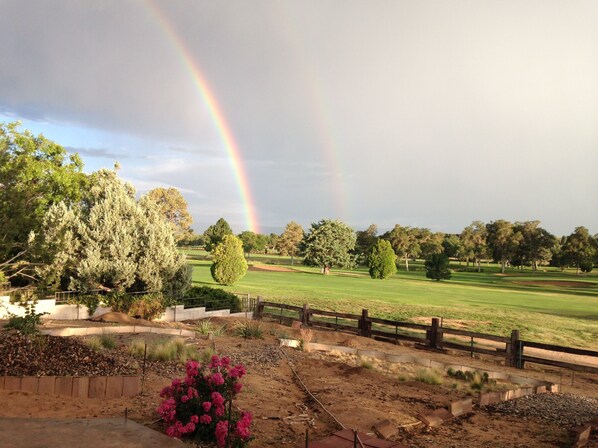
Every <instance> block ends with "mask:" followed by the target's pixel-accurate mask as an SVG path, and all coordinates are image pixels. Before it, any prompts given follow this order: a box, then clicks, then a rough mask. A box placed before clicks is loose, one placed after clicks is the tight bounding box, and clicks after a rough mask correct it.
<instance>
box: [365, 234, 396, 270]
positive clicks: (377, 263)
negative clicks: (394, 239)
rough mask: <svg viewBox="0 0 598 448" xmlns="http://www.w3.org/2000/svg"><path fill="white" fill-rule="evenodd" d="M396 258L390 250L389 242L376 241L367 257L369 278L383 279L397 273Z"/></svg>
mask: <svg viewBox="0 0 598 448" xmlns="http://www.w3.org/2000/svg"><path fill="white" fill-rule="evenodd" d="M396 259H397V256H396V254H395V252H394V250H393V249H392V245H391V244H390V242H389V241H386V240H382V239H380V240H378V242H377V243H376V244H375V245H374V246H372V248H371V250H370V254H369V255H368V260H367V261H368V267H369V268H370V277H372V278H377V279H385V278H388V277H390V276H391V275H393V274H394V273H395V272H397V265H396Z"/></svg>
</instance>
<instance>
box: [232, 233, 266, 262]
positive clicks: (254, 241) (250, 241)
mask: <svg viewBox="0 0 598 448" xmlns="http://www.w3.org/2000/svg"><path fill="white" fill-rule="evenodd" d="M239 239H240V240H241V242H242V243H243V250H244V251H245V253H246V254H247V258H249V256H250V255H251V253H252V252H261V251H263V250H264V249H265V248H266V244H267V243H268V236H266V235H261V234H259V233H255V232H252V231H250V230H245V231H244V232H241V233H240V234H239Z"/></svg>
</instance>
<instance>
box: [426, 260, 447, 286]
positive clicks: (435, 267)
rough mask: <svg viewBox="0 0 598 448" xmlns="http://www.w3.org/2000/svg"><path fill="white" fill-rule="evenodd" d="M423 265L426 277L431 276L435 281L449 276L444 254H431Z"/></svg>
mask: <svg viewBox="0 0 598 448" xmlns="http://www.w3.org/2000/svg"><path fill="white" fill-rule="evenodd" d="M425 266H426V277H427V278H431V279H433V280H436V281H437V282H439V281H440V280H449V279H450V278H451V271H450V269H449V259H448V257H447V256H446V255H445V254H434V255H432V256H431V257H429V258H428V259H427V260H426V264H425Z"/></svg>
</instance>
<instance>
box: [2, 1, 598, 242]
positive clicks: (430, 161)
mask: <svg viewBox="0 0 598 448" xmlns="http://www.w3.org/2000/svg"><path fill="white" fill-rule="evenodd" d="M0 11H1V13H0V55H1V56H0V121H13V120H16V119H18V120H21V121H22V122H23V127H25V128H28V129H31V130H32V131H34V132H36V133H38V132H42V133H43V134H44V135H46V136H47V137H49V138H51V139H52V140H55V141H56V142H58V143H60V144H62V145H63V146H65V147H67V148H68V149H69V150H70V151H76V152H79V154H81V156H82V157H83V159H84V162H85V165H86V171H94V170H96V169H98V168H101V167H112V166H113V165H114V162H115V161H118V162H119V163H120V165H121V171H120V174H121V175H122V177H124V178H125V179H127V180H128V181H130V182H132V183H133V184H134V185H135V187H136V188H137V190H138V191H139V192H140V193H143V192H146V191H148V190H149V189H151V188H155V187H158V186H163V187H170V186H172V187H176V188H178V189H179V190H180V191H181V192H182V193H183V195H184V196H185V198H186V199H187V201H188V203H189V208H190V211H191V212H192V214H193V217H194V221H195V225H194V227H195V230H196V231H203V230H204V229H205V228H206V227H207V226H208V225H209V224H211V223H213V222H215V221H216V219H218V218H219V217H221V216H223V217H224V218H226V219H227V220H228V221H229V222H230V223H231V224H232V226H233V228H234V230H235V231H237V232H240V231H242V230H245V229H247V228H249V227H250V222H249V221H248V214H247V206H249V207H251V208H252V210H253V212H254V214H255V216H256V219H257V223H258V225H259V229H260V230H261V231H264V232H270V231H280V230H281V229H282V228H283V227H284V225H285V224H286V223H287V222H289V221H290V220H295V221H298V222H300V223H301V224H303V225H309V223H311V222H313V221H317V220H319V219H322V218H336V219H341V220H343V221H345V222H347V223H348V224H350V225H351V226H353V227H354V228H355V229H364V228H365V227H367V225H369V224H370V223H376V224H378V226H379V227H380V228H382V229H386V228H390V227H392V226H393V225H394V224H395V223H400V224H402V225H411V226H421V227H428V228H431V229H432V230H439V231H446V232H458V231H460V230H461V229H462V228H463V227H464V226H466V225H468V224H470V223H471V221H472V220H475V219H480V220H482V221H486V222H488V221H491V220H495V219H508V220H512V221H523V220H531V219H539V220H541V221H542V223H543V225H544V227H546V228H547V229H548V230H550V231H551V232H553V233H556V234H558V235H561V234H568V233H570V232H571V231H573V229H574V227H576V226H578V225H585V226H586V227H588V228H589V229H590V231H591V232H592V233H596V232H598V207H597V203H598V201H597V200H598V173H597V168H598V82H597V80H598V2H596V1H594V0H590V1H575V2H571V1H566V0H560V1H550V0H540V1H526V0H515V1H507V0H501V1H473V0H472V1H446V0H438V1H426V0H412V1H401V0H392V1H384V0H376V1H371V0H362V1H351V0H338V1H332V0H330V1H327V0H312V1H282V0H250V1H247V0H238V1H228V0H220V1H211V0H210V1H198V0H188V1H183V0H180V1H179V0H168V1H160V0H152V1H127V0H118V1H108V0H105V1H104V0H94V1H92V0H89V1H86V0H84V1H82V0H73V1H60V0H53V1H51V2H49V1H47V0H40V1H32V0H0ZM200 82H203V83H204V87H207V88H208V89H209V90H208V92H207V93H206V91H203V92H202V91H201V89H200V88H199V84H198V83H200ZM208 96H209V97H211V98H212V99H213V100H214V103H213V104H212V105H210V103H209V102H210V98H208ZM214 107H216V108H217V109H218V110H219V111H220V112H221V121H220V122H219V121H218V118H217V117H215V113H214V111H215V109H214ZM223 130H229V131H230V135H231V136H232V137H233V138H234V142H236V147H237V149H238V153H239V155H240V158H239V159H238V162H239V164H238V166H237V168H235V166H234V164H233V163H232V160H231V157H230V154H231V153H230V147H227V144H229V143H230V142H231V141H228V142H227V141H226V139H225V138H223ZM239 169H240V170H241V171H242V172H244V173H245V175H246V180H247V186H248V191H247V192H246V195H245V197H244V196H243V194H242V193H241V189H242V185H240V183H239V172H238V170H239Z"/></svg>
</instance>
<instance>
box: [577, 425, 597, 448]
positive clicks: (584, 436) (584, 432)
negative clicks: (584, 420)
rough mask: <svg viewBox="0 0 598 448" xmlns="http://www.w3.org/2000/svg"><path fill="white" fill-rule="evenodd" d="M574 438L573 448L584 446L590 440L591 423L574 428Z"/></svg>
mask: <svg viewBox="0 0 598 448" xmlns="http://www.w3.org/2000/svg"><path fill="white" fill-rule="evenodd" d="M574 433H575V439H574V440H573V448H581V447H583V446H586V445H587V443H588V441H589V440H590V434H591V433H592V425H583V426H581V427H578V428H576V429H574Z"/></svg>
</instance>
